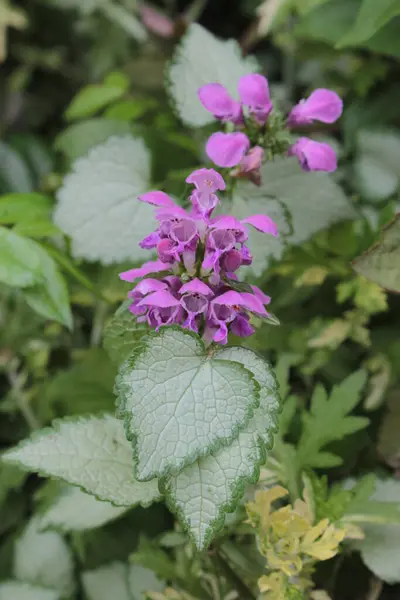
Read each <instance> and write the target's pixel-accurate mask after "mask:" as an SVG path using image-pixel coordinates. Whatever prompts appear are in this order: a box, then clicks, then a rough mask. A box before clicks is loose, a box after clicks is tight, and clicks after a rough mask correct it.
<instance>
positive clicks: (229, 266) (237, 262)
mask: <svg viewBox="0 0 400 600" xmlns="http://www.w3.org/2000/svg"><path fill="white" fill-rule="evenodd" d="M241 264H242V253H241V252H240V251H239V250H236V249H235V248H233V249H232V250H228V252H225V254H223V255H222V257H221V260H220V265H221V269H222V270H223V271H225V272H226V273H229V274H232V273H234V272H235V271H237V270H238V268H239V267H240V266H241Z"/></svg>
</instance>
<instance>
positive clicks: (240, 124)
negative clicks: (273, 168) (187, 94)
mask: <svg viewBox="0 0 400 600" xmlns="http://www.w3.org/2000/svg"><path fill="white" fill-rule="evenodd" d="M198 96H199V99H200V101H201V103H202V104H203V106H204V107H205V108H206V109H207V110H208V111H209V112H210V113H212V114H213V115H214V117H215V118H216V119H219V120H220V121H221V122H222V123H224V124H225V128H226V131H225V132H217V133H214V134H213V135H211V137H210V138H209V140H208V142H207V145H206V152H207V155H208V157H209V158H210V159H211V160H212V161H213V162H214V163H215V164H216V165H218V166H219V167H223V168H227V169H233V170H232V171H231V172H230V174H231V175H232V176H233V177H246V178H248V179H250V180H251V181H253V182H254V183H256V184H259V183H260V167H261V165H262V163H263V160H264V159H265V158H267V159H272V158H273V157H274V156H284V155H289V156H297V158H298V160H299V163H300V165H301V167H302V168H303V169H304V170H305V171H328V172H332V171H335V169H336V167H337V160H336V154H335V151H334V150H333V148H331V146H330V145H329V144H327V143H324V142H317V141H315V140H312V139H310V138H308V137H298V138H297V140H295V139H294V137H293V133H295V131H296V129H298V128H301V127H304V126H305V125H311V124H313V123H314V122H315V121H320V122H322V123H334V122H335V121H336V120H337V119H338V118H339V117H340V115H341V114H342V110H343V102H342V100H341V98H340V97H339V96H338V95H337V94H336V93H335V92H333V91H331V90H327V89H317V90H314V91H313V92H312V94H311V95H310V96H309V98H307V99H305V100H301V101H300V102H299V103H298V104H297V105H296V106H294V107H293V108H292V110H291V111H290V113H289V115H288V116H287V118H284V117H283V116H282V115H281V114H280V113H279V111H277V110H274V106H273V104H272V101H271V98H270V93H269V85H268V80H267V79H266V78H265V77H263V76H262V75H259V74H250V75H245V76H243V77H241V79H240V80H239V83H238V96H239V100H236V99H234V98H232V97H231V96H230V94H229V93H228V91H227V90H226V89H225V88H224V87H223V86H222V85H220V84H219V83H209V84H207V85H204V86H202V87H201V88H200V89H199V91H198Z"/></svg>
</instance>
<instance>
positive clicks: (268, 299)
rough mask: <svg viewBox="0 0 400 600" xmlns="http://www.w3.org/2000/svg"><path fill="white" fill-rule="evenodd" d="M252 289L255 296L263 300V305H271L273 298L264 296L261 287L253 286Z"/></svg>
mask: <svg viewBox="0 0 400 600" xmlns="http://www.w3.org/2000/svg"><path fill="white" fill-rule="evenodd" d="M250 287H251V289H252V290H253V292H254V294H255V295H256V296H257V298H258V299H259V300H261V302H262V303H263V304H269V303H270V302H271V297H270V296H267V294H264V292H263V291H262V290H260V288H259V287H257V286H256V285H252V286H250Z"/></svg>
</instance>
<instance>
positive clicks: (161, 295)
mask: <svg viewBox="0 0 400 600" xmlns="http://www.w3.org/2000/svg"><path fill="white" fill-rule="evenodd" d="M179 305H180V301H179V300H177V299H176V298H175V297H174V296H173V295H172V294H171V292H169V291H168V290H160V291H158V292H154V293H153V294H149V295H148V296H146V297H145V298H143V300H141V301H140V302H139V303H138V306H157V307H158V308H171V306H179Z"/></svg>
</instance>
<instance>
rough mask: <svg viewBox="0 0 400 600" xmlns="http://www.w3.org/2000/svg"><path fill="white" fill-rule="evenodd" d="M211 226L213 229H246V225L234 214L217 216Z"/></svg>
mask: <svg viewBox="0 0 400 600" xmlns="http://www.w3.org/2000/svg"><path fill="white" fill-rule="evenodd" d="M211 227H212V228H213V229H237V230H238V231H243V232H245V231H246V227H244V226H243V225H242V223H241V222H240V221H238V220H237V219H236V218H235V217H233V216H232V215H222V216H221V217H216V218H215V219H214V220H213V222H212V225H211Z"/></svg>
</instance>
